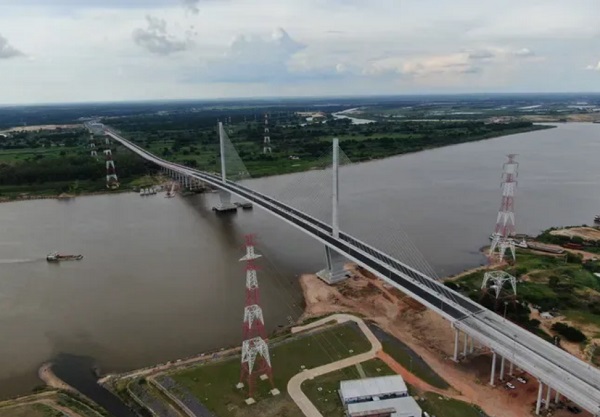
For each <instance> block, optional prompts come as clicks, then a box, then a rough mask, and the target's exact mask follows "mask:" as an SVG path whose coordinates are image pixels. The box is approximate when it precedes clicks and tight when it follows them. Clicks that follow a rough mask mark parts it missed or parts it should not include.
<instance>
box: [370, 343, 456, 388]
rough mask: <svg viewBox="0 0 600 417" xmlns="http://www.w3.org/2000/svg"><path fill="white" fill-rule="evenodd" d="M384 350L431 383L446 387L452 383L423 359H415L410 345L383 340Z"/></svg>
mask: <svg viewBox="0 0 600 417" xmlns="http://www.w3.org/2000/svg"><path fill="white" fill-rule="evenodd" d="M381 344H382V345H383V351H384V352H386V353H387V354H388V355H390V356H391V357H392V358H394V359H395V360H396V362H398V363H399V364H401V365H402V366H403V367H404V368H405V369H407V370H408V371H409V372H410V373H412V374H414V375H415V376H416V377H417V378H419V379H421V380H423V381H425V382H427V383H428V384H429V385H431V386H434V387H437V388H441V389H446V388H448V387H449V386H450V385H449V384H448V383H447V382H446V381H445V380H444V379H443V378H442V377H441V376H439V375H438V374H437V373H436V372H435V371H434V370H433V369H432V368H431V367H430V366H429V365H427V363H426V362H425V361H423V360H418V359H413V358H412V357H413V356H416V354H415V353H414V352H412V351H411V350H410V348H408V346H402V345H400V344H399V343H394V342H391V341H382V343H381Z"/></svg>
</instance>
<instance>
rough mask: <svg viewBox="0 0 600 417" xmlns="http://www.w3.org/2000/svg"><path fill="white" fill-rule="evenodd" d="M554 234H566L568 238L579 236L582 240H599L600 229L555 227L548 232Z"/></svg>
mask: <svg viewBox="0 0 600 417" xmlns="http://www.w3.org/2000/svg"><path fill="white" fill-rule="evenodd" d="M550 234H551V235H554V236H566V237H569V238H572V237H580V238H582V239H583V240H590V241H598V240H600V230H598V229H595V228H593V227H572V228H569V229H557V230H552V231H551V232H550Z"/></svg>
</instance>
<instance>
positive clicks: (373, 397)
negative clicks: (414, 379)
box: [340, 375, 408, 407]
mask: <svg viewBox="0 0 600 417" xmlns="http://www.w3.org/2000/svg"><path fill="white" fill-rule="evenodd" d="M403 397H408V389H407V387H406V384H405V383H404V379H402V377H401V376H400V375H392V376H383V377H377V378H365V379H353V380H350V381H341V382H340V398H341V400H342V404H344V406H345V407H346V406H347V405H349V404H355V403H361V402H366V401H379V400H387V399H390V398H403Z"/></svg>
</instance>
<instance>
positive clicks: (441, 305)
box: [102, 126, 600, 416]
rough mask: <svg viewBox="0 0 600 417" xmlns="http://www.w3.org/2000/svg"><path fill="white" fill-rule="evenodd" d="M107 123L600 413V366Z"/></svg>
mask: <svg viewBox="0 0 600 417" xmlns="http://www.w3.org/2000/svg"><path fill="white" fill-rule="evenodd" d="M102 129H103V130H104V132H105V134H106V135H108V136H109V137H111V138H112V139H114V140H116V141H117V142H119V143H121V144H122V145H123V146H125V147H126V148H128V149H130V150H131V151H133V152H135V153H136V154H138V155H140V156H141V157H143V158H144V159H146V160H148V161H151V162H154V163H155V164H157V165H159V166H160V167H163V168H165V169H167V170H170V171H172V172H176V173H178V174H183V175H185V176H188V177H192V178H195V179H198V180H201V181H203V182H205V183H207V184H209V185H211V186H214V187H216V188H218V189H221V190H224V191H228V192H230V193H231V194H234V195H237V196H239V197H241V198H243V199H245V200H247V201H250V202H252V203H254V204H256V205H257V206H259V207H261V208H263V209H265V210H267V211H268V212H270V213H271V214H273V215H274V216H276V217H279V218H280V219H282V220H284V221H286V222H287V223H288V224H291V225H292V226H294V227H296V228H298V229H299V230H301V231H302V232H304V233H306V234H308V235H310V236H312V237H313V238H315V239H316V240H318V241H320V242H322V243H323V244H325V245H327V246H328V247H330V248H331V249H333V250H335V251H337V252H338V253H340V254H342V255H343V256H345V257H346V258H348V259H349V260H352V261H354V262H356V263H358V264H359V265H361V266H363V267H365V268H366V269H368V270H369V271H371V272H372V273H374V274H376V275H377V276H379V277H380V278H381V279H383V280H384V281H387V282H388V283H390V284H392V285H393V286H395V287H396V288H398V289H400V290H401V291H403V292H405V293H406V294H408V295H409V296H411V297H412V298H414V299H416V300H417V301H419V302H421V303H422V304H424V305H426V306H427V307H429V308H430V309H432V310H434V311H436V312H437V313H439V314H440V315H442V316H443V317H444V318H446V319H447V320H449V322H450V323H452V325H453V327H455V328H456V329H459V330H461V331H463V332H464V333H466V334H468V335H470V336H471V337H473V338H474V339H476V340H477V341H479V342H480V343H481V344H484V345H486V346H489V347H490V348H491V349H492V350H493V351H495V352H496V353H497V354H498V355H500V356H502V357H505V358H506V359H508V360H509V361H510V362H512V363H514V364H515V365H516V366H518V367H519V368H521V369H524V370H525V371H527V372H528V373H529V374H531V375H534V376H535V377H536V378H538V379H539V380H540V381H541V382H542V383H544V384H546V385H549V386H550V387H552V388H553V389H555V390H558V391H559V392H560V393H561V394H562V395H564V396H565V397H567V398H569V399H571V400H572V401H574V402H575V403H577V404H579V405H580V406H582V407H583V408H585V409H587V410H588V411H590V412H591V413H592V414H593V415H597V416H600V370H598V369H597V368H594V367H591V366H589V365H588V364H587V363H585V362H583V361H581V360H579V359H578V358H576V357H574V356H572V355H571V354H569V353H568V352H565V351H563V350H561V349H560V348H558V347H556V346H554V345H553V344H551V343H548V342H546V341H544V340H543V339H541V338H539V337H537V336H536V335H534V334H532V333H530V332H529V331H527V330H525V329H523V328H521V327H519V326H517V325H515V324H514V323H511V322H510V321H507V320H504V319H503V318H502V317H501V316H499V315H497V314H495V313H493V312H491V311H487V310H485V309H483V308H482V307H481V306H480V305H479V304H477V303H475V302H474V301H472V300H470V299H469V298H467V297H465V296H463V295H462V294H459V293H457V292H454V291H452V290H450V289H449V288H447V287H446V286H445V285H444V284H443V283H440V282H438V281H436V280H434V279H433V278H431V277H428V276H426V275H425V274H423V273H421V272H419V271H417V270H415V269H413V268H411V267H409V266H407V265H405V264H403V263H401V262H399V261H397V260H396V259H394V258H392V257H390V256H389V255H387V254H386V253H384V252H381V251H380V250H378V249H376V248H374V247H372V246H370V245H367V244H366V243H364V242H362V241H360V240H358V239H356V238H354V237H352V236H350V235H348V234H346V233H342V232H340V234H339V238H337V237H334V236H333V235H332V228H331V226H330V225H328V224H326V223H324V222H322V221H319V220H317V219H315V218H313V217H311V216H309V215H307V214H306V213H303V212H301V211H299V210H297V209H294V208H293V207H290V206H288V205H286V204H284V203H282V202H280V201H278V200H276V199H273V198H271V197H269V196H266V195H264V194H261V193H258V192H256V191H254V190H252V189H249V188H247V187H245V186H243V185H241V184H238V183H235V182H233V181H228V180H223V179H222V178H220V177H218V176H216V175H213V174H211V173H207V172H203V171H199V170H196V169H192V168H189V167H186V166H184V165H180V164H177V163H173V162H169V161H166V160H164V159H161V158H159V157H157V156H155V155H153V154H152V153H150V152H148V151H147V150H145V149H143V148H142V147H140V146H138V145H136V144H134V143H132V142H130V141H128V140H127V139H125V138H123V137H122V136H120V135H119V134H118V133H116V132H115V131H113V130H111V129H109V128H106V127H104V126H102Z"/></svg>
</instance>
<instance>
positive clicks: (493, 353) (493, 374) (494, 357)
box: [490, 352, 496, 387]
mask: <svg viewBox="0 0 600 417" xmlns="http://www.w3.org/2000/svg"><path fill="white" fill-rule="evenodd" d="M495 379H496V352H492V376H491V377H490V385H491V386H492V387H493V386H495V384H494V381H495Z"/></svg>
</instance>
